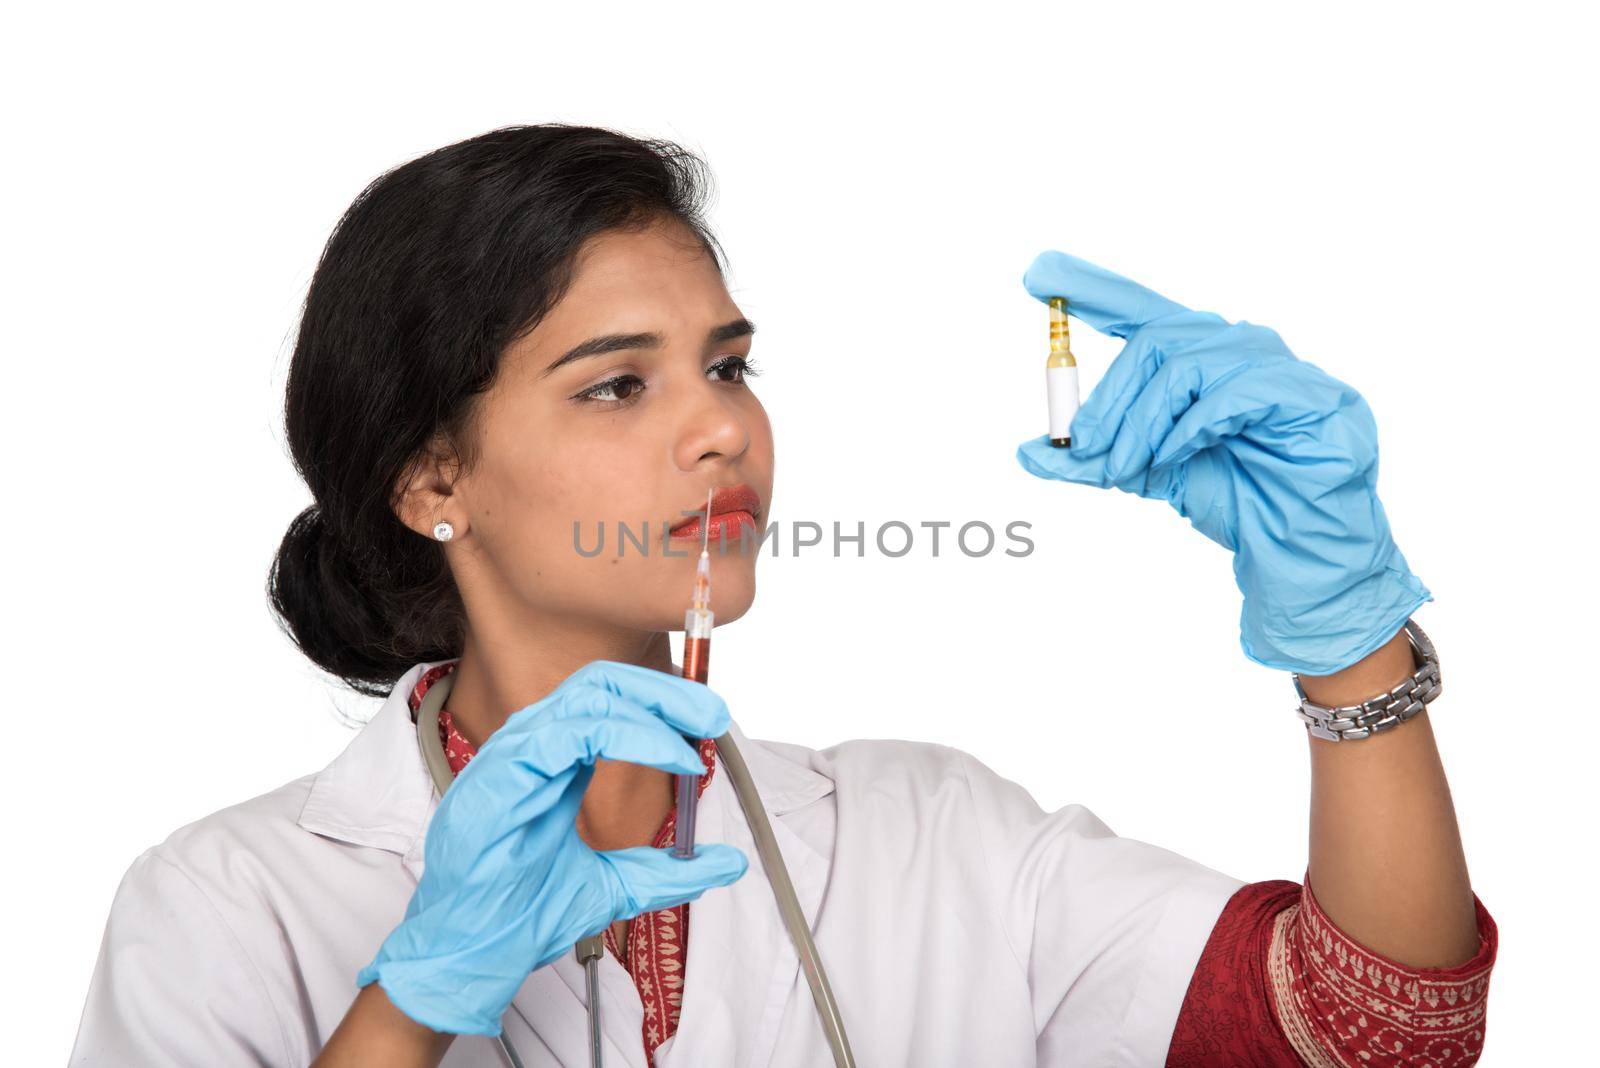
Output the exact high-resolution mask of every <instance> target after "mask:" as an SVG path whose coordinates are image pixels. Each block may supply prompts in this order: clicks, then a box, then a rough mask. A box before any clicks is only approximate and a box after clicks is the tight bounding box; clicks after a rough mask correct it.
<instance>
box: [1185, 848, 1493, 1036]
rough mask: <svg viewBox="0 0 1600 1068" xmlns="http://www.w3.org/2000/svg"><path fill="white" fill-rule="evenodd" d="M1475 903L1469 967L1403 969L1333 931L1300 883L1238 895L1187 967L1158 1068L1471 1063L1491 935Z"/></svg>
mask: <svg viewBox="0 0 1600 1068" xmlns="http://www.w3.org/2000/svg"><path fill="white" fill-rule="evenodd" d="M1473 904H1474V907H1475V909H1476V910H1477V919H1478V951H1477V953H1476V954H1474V955H1473V957H1472V959H1471V960H1468V961H1467V962H1465V963H1464V964H1459V965H1456V966H1454V967H1450V968H1412V967H1408V966H1406V965H1403V964H1399V963H1397V962H1395V961H1393V960H1390V959H1389V958H1387V957H1384V956H1383V955H1381V954H1378V953H1375V952H1373V951H1372V950H1369V949H1367V948H1366V947H1365V946H1362V945H1361V944H1360V943H1358V942H1356V941H1355V940H1354V939H1352V938H1350V937H1349V936H1348V935H1346V934H1345V933H1344V932H1343V931H1341V930H1339V928H1338V927H1336V926H1335V925H1334V924H1333V922H1332V921H1331V920H1329V919H1328V917H1327V915H1326V914H1324V913H1323V911H1322V909H1321V907H1320V906H1319V905H1318V904H1317V900H1316V897H1315V896H1314V895H1313V894H1312V893H1311V889H1310V887H1309V885H1302V884H1300V883H1292V882H1288V881H1285V880H1273V881H1270V882H1261V883H1250V884H1248V885H1246V886H1244V887H1242V888H1241V889H1240V890H1239V891H1238V892H1237V893H1236V894H1235V895H1234V896H1233V897H1232V898H1231V899H1230V900H1229V902H1228V904H1227V906H1226V907H1225V908H1224V909H1223V911H1222V915H1221V916H1219V917H1218V919H1217V925H1216V927H1215V929H1214V930H1213V931H1212V934H1211V938H1210V940H1209V941H1208V942H1207V943H1206V947H1205V950H1204V951H1203V952H1202V953H1201V955H1200V962H1199V964H1198V965H1197V966H1196V967H1195V972H1194V976H1193V978H1192V979H1191V980H1190V984H1189V990H1188V992H1187V994H1186V995H1185V996H1184V1001H1183V1007H1182V1009H1181V1010H1180V1011H1179V1014H1178V1023H1177V1026H1176V1028H1175V1029H1174V1032H1173V1036H1172V1045H1171V1046H1170V1048H1169V1049H1168V1051H1167V1065H1168V1068H1223V1066H1229V1068H1238V1066H1242V1065H1248V1066H1253V1068H1279V1066H1282V1068H1301V1066H1305V1065H1309V1066H1311V1068H1358V1066H1359V1068H1378V1066H1381V1065H1413V1064H1423V1063H1426V1064H1429V1065H1432V1066H1434V1068H1467V1066H1469V1065H1472V1064H1476V1063H1477V1060H1478V1057H1479V1055H1480V1054H1481V1053H1482V1050H1483V1035H1484V1009H1485V1003H1486V1001H1487V998H1488V992H1489V972H1490V970H1491V968H1492V967H1493V965H1494V959H1495V954H1496V951H1497V949H1498V942H1499V935H1498V932H1497V930H1496V928H1495V923H1494V919H1493V918H1492V917H1491V916H1490V915H1489V912H1488V910H1487V909H1485V908H1484V907H1483V902H1482V901H1479V900H1478V898H1477V896H1476V895H1474V896H1473Z"/></svg>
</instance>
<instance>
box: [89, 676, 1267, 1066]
mask: <svg viewBox="0 0 1600 1068" xmlns="http://www.w3.org/2000/svg"><path fill="white" fill-rule="evenodd" d="M429 666H431V665H429V664H418V665H416V666H414V667H413V668H411V670H409V671H408V672H406V674H405V675H404V676H403V677H402V678H401V679H400V681H399V682H398V683H397V684H396V686H395V688H394V690H393V691H392V692H391V693H390V695H389V697H388V699H387V700H386V701H385V703H384V704H383V706H382V708H381V709H380V711H379V712H378V713H377V715H376V716H375V717H374V718H373V719H372V720H371V721H370V723H368V724H367V725H366V726H365V727H363V728H362V730H361V731H360V733H359V734H358V735H357V736H356V737H355V738H354V739H353V740H352V741H351V742H350V744H349V746H348V747H347V748H346V749H345V750H344V752H343V753H342V754H341V755H340V756H339V757H338V758H336V759H335V760H334V761H333V762H332V763H331V764H329V765H328V766H327V767H326V768H325V769H323V770H322V771H321V772H319V773H317V774H314V775H307V776H305V777H303V778H299V779H296V780H294V781H293V782H290V783H288V784H286V785H284V786H282V787H279V788H278V789H276V790H273V791H272V792H270V793H267V794H263V795H262V796H260V797H256V798H253V799H251V800H248V801H245V802H242V803H240V804H237V805H233V806H231V807H229V808H225V809H223V810H221V811H219V812H216V813H213V814H212V815H209V816H207V817H205V818H204V819H201V820H198V821H197V822H195V823H191V824H189V825H188V826H186V827H183V828H181V829H179V830H178V831H176V832H174V833H173V834H172V835H171V836H170V837H168V838H167V840H166V841H165V842H162V843H161V844H160V845H157V846H155V847H153V848H151V849H149V850H147V851H145V852H144V853H143V854H141V855H140V856H139V857H138V858H137V859H136V860H135V861H134V862H133V864H132V866H131V867H130V868H129V869H128V872H127V874H126V875H125V876H124V878H123V880H122V883H121V885H120V886H119V887H118V889H117V893H116V897H115V900H114V901H113V902H112V906H111V915H110V919H109V921H108V922H107V925H106V930H105V938H104V941H103V943H102V946H101V950H100V957H99V960H98V962H97V964H96V966H95V971H94V976H93V979H92V981H91V983H90V987H89V992H88V999H87V1003H86V1005H85V1007H84V1011H83V1017H82V1022H81V1024H80V1027H79V1031H78V1036H77V1042H76V1044H75V1046H74V1048H73V1052H72V1057H71V1064H72V1065H75V1066H77V1065H95V1066H99V1065H104V1066H108V1068H109V1066H113V1065H115V1066H119V1068H122V1066H129V1065H161V1066H163V1068H172V1066H177V1065H204V1066H206V1068H218V1066H233V1065H272V1066H285V1068H287V1066H291V1065H293V1066H297V1068H299V1066H304V1065H306V1064H308V1063H309V1062H310V1061H311V1060H312V1059H313V1058H314V1057H315V1056H316V1054H317V1051H318V1050H319V1049H320V1048H321V1047H322V1045H323V1043H324V1042H326V1041H327V1039H328V1036H329V1035H330V1034H331V1033H332V1032H333V1030H334V1028H335V1027H337V1026H338V1024H339V1021H340V1019H341V1018H342V1017H343V1016H344V1014H345V1011H346V1010H347V1009H348V1008H349V1006H350V1003H351V1001H352V1000H353V999H354V998H355V996H356V993H357V990H356V985H355V976H356V973H357V972H358V971H359V970H360V969H361V968H362V966H364V965H365V964H367V963H368V962H369V961H370V960H371V959H372V957H373V955H374V954H375V953H376V952H377V949H378V946H379V944H380V943H381V942H382V941H383V939H384V937H385V936H386V935H387V934H388V933H389V931H390V930H391V929H392V928H393V927H394V926H395V925H396V924H397V923H399V922H400V920H401V918H402V917H403V915H404V913H405V908H406V903H407V902H408V900H409V899H410V897H411V893H412V890H413V888H414V887H415V886H416V882H417V878H418V875H419V874H420V872H421V870H422V846H423V839H424V835H425V833H426V832H427V829H428V822H429V819H430V818H431V816H432V814H433V812H434V809H435V807H436V806H437V799H436V798H435V797H434V792H433V783H432V780H431V779H430V777H429V775H428V771H427V767H426V765H425V764H424V763H423V759H422V756H421V754H420V752H419V751H418V748H417V741H416V729H415V727H414V726H413V725H412V723H411V720H410V713H409V709H408V707H407V702H406V698H407V695H408V694H409V693H410V692H411V690H412V688H413V686H414V685H415V684H416V682H417V680H418V678H419V677H420V675H421V674H422V672H423V671H424V670H425V669H426V668H427V667H429ZM732 730H733V736H734V739H735V741H736V742H737V743H738V745H739V747H740V749H741V750H742V751H743V752H744V754H745V757H746V760H747V761H748V763H749V765H750V770H751V774H752V776H753V777H754V779H755V782H756V785H757V787H758V789H759V791H760V793H761V796H762V799H763V800H764V801H765V803H766V807H767V811H768V813H769V816H770V818H771V821H772V826H773V831H774V832H775V834H776V835H777V838H778V842H779V845H780V848H781V849H782V852H783V856H784V859H785V860H786V862H787V863H788V866H789V872H790V874H791V876H792V877H793V879H794V884H795V888H796V890H797V891H798V893H799V896H800V901H801V903H802V906H803V907H804V909H805V913H806V915H807V916H808V917H809V918H810V919H811V923H812V929H813V931H814V933H815V936H816V941H817V945H818V948H819V950H820V952H821V954H822V958H823V962H824V964H825V965H826V966H827V968H828V972H829V977H830V979H831V982H832V985H833V990H834V992H835V994H836V995H837V997H838V999H839V1002H840V1006H841V1011H842V1012H843V1016H844V1022H845V1027H846V1029H847V1031H848V1034H849V1036H850V1041H851V1045H852V1047H853V1048H854V1051H855V1054H856V1059H857V1062H858V1063H859V1064H860V1065H862V1066H863V1068H882V1066H888V1065H919V1066H920V1065H930V1066H944V1065H960V1066H976V1065H984V1066H988V1065H997V1066H1013V1065H1014V1066H1024V1065H1034V1064H1040V1065H1072V1066H1080V1065H1083V1066H1088V1065H1093V1066H1111V1065H1116V1066H1140V1068H1143V1066H1149V1065H1161V1064H1162V1063H1164V1061H1165V1058H1166V1049H1167V1044H1168V1042H1169V1040H1170V1038H1171V1035H1172V1030H1173V1025H1174V1022H1175V1020H1176V1019H1177V1014H1178V1008H1179V1005H1180V1004H1181V1003H1182V1000H1183V996H1184V992H1185V990H1186V989H1187V987H1188V983H1189V979H1190V976H1191V975H1192V973H1193V970H1194V966H1195V963H1196V961H1197V959H1198V958H1199V955H1200V951H1201V949H1202V947H1203V946H1204V945H1205V942H1206V939H1207V937H1208V936H1209V934H1210V932H1211V929H1212V927H1213V925H1214V923H1215V921H1216V919H1217V916H1218V914H1219V912H1220V911H1221V909H1222V907H1223V905H1224V903H1225V902H1226V901H1227V899H1228V898H1229V896H1231V895H1232V894H1233V892H1234V891H1235V890H1236V889H1238V888H1239V886H1241V885H1242V884H1241V882H1240V881H1239V880H1237V879H1233V878H1230V877H1228V876H1225V875H1222V874H1219V873H1217V872H1215V871H1212V870H1210V869H1209V868H1206V867H1204V866H1202V865H1200V864H1196V863H1194V862H1193V861H1190V860H1186V859H1185V858H1183V857H1181V856H1178V855H1176V854H1174V853H1171V852H1169V851H1167V850H1164V849H1160V848H1158V847H1155V846H1152V845H1147V844H1145V843H1142V842H1138V841H1134V840H1132V839H1126V838H1119V837H1117V836H1115V835H1113V834H1112V833H1111V831H1110V830H1109V829H1108V828H1107V827H1106V826H1105V824H1103V823H1101V822H1100V820H1098V819H1096V818H1095V816H1094V815H1093V814H1092V813H1091V812H1090V811H1089V810H1088V809H1086V808H1083V807H1082V806H1079V805H1068V806H1067V807H1065V808H1063V809H1061V810H1059V811H1057V812H1053V813H1047V812H1044V811H1042V810H1041V809H1040V807H1039V806H1038V804H1036V803H1035V802H1034V800H1033V799H1032V798H1031V797H1030V796H1029V795H1028V793H1027V792H1026V791H1024V790H1023V788H1022V787H1020V786H1018V785H1016V784H1015V783H1012V782H1010V781H1008V780H1006V779H1003V778H1001V777H1000V776H998V775H996V774H995V773H994V772H992V771H990V770H989V769H988V768H987V767H985V766H984V765H983V764H981V763H979V762H978V761H977V760H976V759H974V758H973V757H971V756H968V755H967V754H965V753H963V752H960V751H959V750H955V749H950V748H947V747H945V746H939V745H932V744H926V743H920V742H907V741H851V742H845V743H843V744H840V745H836V746H833V747H832V748H829V749H824V750H812V749H808V748H805V747H803V746H798V745H790V744H783V743H774V742H760V741H751V740H749V739H747V738H746V737H745V736H744V734H743V732H742V731H741V730H740V729H739V727H738V725H737V724H735V725H734V726H733V728H732ZM698 833H699V836H700V838H701V840H702V841H707V842H727V843H730V844H732V845H734V846H737V847H738V848H740V849H742V850H744V852H745V854H746V855H747V856H748V857H749V858H750V869H749V871H748V872H746V874H745V875H744V877H743V878H741V879H740V880H739V881H738V882H736V883H734V884H732V885H731V886H728V887H720V888H717V889H714V890H710V891H708V892H706V893H705V894H704V895H702V896H701V897H700V898H699V899H697V900H696V901H695V902H694V903H693V904H692V905H691V906H690V908H689V918H690V927H689V935H690V937H689V947H688V948H689V955H688V964H687V976H686V987H685V992H684V998H683V1010H682V1015H681V1018H680V1021H679V1026H678V1030H677V1033H676V1035H675V1036H674V1037H673V1038H672V1039H670V1040H669V1041H668V1042H666V1043H665V1044H663V1045H662V1046H661V1047H660V1049H659V1050H658V1051H657V1054H656V1057H655V1064H656V1065H657V1066H658V1068H690V1066H696V1068H699V1066H721V1065H729V1066H740V1068H744V1066H774V1068H779V1066H798V1065H807V1066H827V1065H831V1064H832V1063H833V1062H832V1059H831V1057H830V1055H829V1052H828V1047H827V1043H826V1041H825V1040H824V1038H823V1035H822V1031H821V1028H820V1027H819V1025H818V1023H817V1018H816V1012H815V1008H814V1007H813V1003H812V1000H811V992H810V988H809V986H808V985H807V984H806V981H805V978H804V976H803V975H802V973H801V971H800V968H799V963H798V958H797V956H796V954H795V952H794V949H793V947H792V946H791V945H790V942H789V938H788V934H787V932H786V931H785V929H784V927H783V924H782V921H781V920H780V919H779V915H778V911H777V907H776V905H775V904H774V902H773V897H772V892H771V889H770V887H769V885H768V883H767V881H766V877H765V875H764V874H763V872H762V868H761V865H760V861H759V859H758V857H757V853H756V849H755V844H754V842H753V841H752V839H751V836H750V832H749V830H748V828H747V827H746V826H745V822H744V818H743V814H742V813H741V812H740V810H739V805H738V800H737V798H736V797H735V796H734V794H733V792H732V790H731V788H730V786H729V783H728V778H727V776H726V775H725V774H717V775H713V776H712V780H711V784H710V786H709V787H708V788H707V789H706V792H705V795H704V797H703V798H702V799H701V807H700V814H699V829H698ZM600 987H601V993H600V997H601V1009H602V1021H603V1026H604V1032H605V1041H606V1048H605V1058H606V1061H605V1063H606V1064H607V1066H608V1068H622V1066H624V1065H627V1066H629V1068H647V1066H646V1064H645V1061H644V1052H643V1048H642V1043H641V1040H640V1027H641V1023H642V1020H643V1008H642V1005H641V1002H640V999H639V996H638V993H637V991H636V990H635V988H634V985H633V982H632V980H631V979H630V978H629V977H628V975H627V973H626V972H625V971H624V969H623V967H622V965H621V964H619V963H618V962H617V961H616V960H615V959H614V958H613V957H611V956H610V955H609V954H607V955H606V956H605V957H604V958H603V960H602V962H601V974H600ZM586 999H587V994H586V988H585V984H584V976H583V970H582V967H581V966H580V965H579V964H578V963H577V962H576V961H575V960H574V958H573V955H572V954H571V953H563V954H562V955H561V956H560V957H558V958H557V959H556V960H555V961H554V962H552V963H551V964H549V965H546V966H545V967H543V968H540V969H538V970H537V971H535V972H533V973H532V974H530V975H529V976H528V980H527V982H526V983H524V984H523V986H522V988H521V990H520V991H519V992H518V993H517V996H516V998H515V999H514V1000H513V1001H512V1003H511V1007H510V1008H509V1009H508V1010H507V1011H506V1013H505V1016H504V1018H503V1020H502V1026H503V1027H504V1030H505V1034H506V1035H507V1037H508V1038H509V1039H510V1041H511V1042H512V1044H513V1045H514V1047H515V1048H516V1050H517V1052H518V1054H519V1055H520V1057H521V1058H522V1060H523V1062H524V1063H525V1064H527V1065H528V1066H529V1068H533V1066H535V1065H565V1066H569V1068H585V1066H587V1064H588V1052H587V1023H586V1017H585V1005H586V1004H587V1000H586ZM443 1063H444V1065H445V1066H456V1068H471V1066H484V1068H487V1066H500V1065H503V1064H505V1063H506V1062H505V1061H504V1059H503V1056H502V1054H501V1053H500V1052H499V1049H498V1047H497V1045H496V1042H495V1040H494V1039H493V1038H490V1037H487V1036H482V1035H462V1036H460V1037H459V1038H457V1039H456V1040H455V1042H454V1044H453V1045H452V1046H451V1048H450V1051H449V1053H448V1054H447V1056H446V1057H445V1059H444V1062H443Z"/></svg>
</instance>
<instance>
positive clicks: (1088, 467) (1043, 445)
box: [1017, 434, 1111, 488]
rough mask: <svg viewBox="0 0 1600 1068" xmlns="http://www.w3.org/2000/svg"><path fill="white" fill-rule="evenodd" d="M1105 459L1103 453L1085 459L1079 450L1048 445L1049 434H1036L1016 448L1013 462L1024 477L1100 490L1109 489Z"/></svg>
mask: <svg viewBox="0 0 1600 1068" xmlns="http://www.w3.org/2000/svg"><path fill="white" fill-rule="evenodd" d="M1106 457H1107V453H1106V451H1105V450H1104V449H1102V450H1100V451H1099V452H1096V453H1094V454H1093V455H1086V454H1085V450H1083V449H1063V448H1058V447H1057V446H1055V445H1052V444H1050V435H1049V434H1040V435H1039V436H1038V437H1036V438H1032V439H1030V440H1028V441H1024V442H1023V443H1022V444H1021V445H1019V446H1017V462H1018V463H1020V464H1021V465H1022V468H1023V470H1025V471H1027V472H1028V474H1030V475H1037V476H1038V477H1039V478H1053V479H1057V480H1059V481H1062V482H1081V483H1083V484H1084V485H1088V486H1100V487H1101V488H1105V487H1108V486H1110V485H1111V481H1110V479H1109V476H1108V475H1107V472H1106Z"/></svg>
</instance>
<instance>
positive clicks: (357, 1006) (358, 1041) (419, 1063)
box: [311, 983, 456, 1068]
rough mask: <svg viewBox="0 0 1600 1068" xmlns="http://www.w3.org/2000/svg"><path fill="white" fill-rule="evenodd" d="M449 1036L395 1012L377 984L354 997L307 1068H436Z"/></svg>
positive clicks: (449, 1039) (452, 1039)
mask: <svg viewBox="0 0 1600 1068" xmlns="http://www.w3.org/2000/svg"><path fill="white" fill-rule="evenodd" d="M455 1037H456V1036H455V1035H453V1034H451V1033H449V1032H444V1031H435V1030H433V1029H431V1028H428V1027H425V1026H423V1025H422V1024H419V1023H417V1022H416V1021H415V1020H413V1019H412V1018H411V1017H409V1016H407V1015H406V1014H405V1013H403V1012H401V1011H400V1010H399V1009H398V1008H396V1007H395V1005H394V1003H393V1002H392V1001H390V1000H389V997H388V995H387V994H385V993H384V992H383V987H382V986H381V985H380V984H378V983H368V984H367V985H366V986H364V987H362V988H361V992H360V993H359V994H357V995H356V1000H355V1002H354V1003H353V1004H351V1006H350V1009H349V1011H348V1012H346V1013H345V1015H344V1019H343V1020H341V1021H340V1022H339V1026H338V1027H337V1028H336V1029H335V1030H334V1032H333V1034H332V1035H330V1036H329V1037H328V1043H327V1045H325V1046H323V1047H322V1052H321V1053H320V1054H318V1056H317V1059H316V1060H315V1061H313V1062H311V1063H312V1068H363V1066H368V1065H373V1066H377V1065H381V1066H382V1068H436V1066H437V1065H438V1063H439V1062H440V1061H442V1060H443V1059H444V1055H445V1052H446V1051H447V1050H448V1049H449V1048H450V1043H451V1042H452V1041H454V1040H455Z"/></svg>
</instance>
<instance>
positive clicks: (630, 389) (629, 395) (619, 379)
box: [573, 375, 644, 402]
mask: <svg viewBox="0 0 1600 1068" xmlns="http://www.w3.org/2000/svg"><path fill="white" fill-rule="evenodd" d="M643 389H644V379H642V378H640V377H639V376H638V375H617V376H615V377H613V378H608V379H606V380H605V381H604V382H596V383H595V384H594V385H592V386H590V387H589V388H588V389H586V390H583V391H581V392H579V393H578V394H577V395H576V396H575V397H574V398H573V399H574V400H585V401H612V402H618V401H626V400H632V399H633V398H634V397H635V396H637V395H638V394H639V393H640V392H641V391H643Z"/></svg>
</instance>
